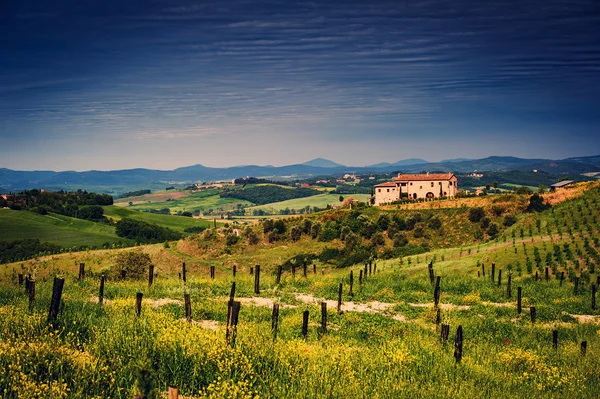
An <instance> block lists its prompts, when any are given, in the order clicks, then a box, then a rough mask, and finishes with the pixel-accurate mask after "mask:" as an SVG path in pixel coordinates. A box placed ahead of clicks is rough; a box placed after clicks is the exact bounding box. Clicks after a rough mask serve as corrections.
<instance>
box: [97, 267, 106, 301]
mask: <svg viewBox="0 0 600 399" xmlns="http://www.w3.org/2000/svg"><path fill="white" fill-rule="evenodd" d="M104 280H105V277H104V274H103V275H102V276H100V292H99V293H98V303H99V304H100V305H102V303H104Z"/></svg>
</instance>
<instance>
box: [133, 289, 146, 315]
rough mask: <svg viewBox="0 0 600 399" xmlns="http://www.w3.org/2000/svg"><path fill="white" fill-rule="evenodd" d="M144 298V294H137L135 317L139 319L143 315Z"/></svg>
mask: <svg viewBox="0 0 600 399" xmlns="http://www.w3.org/2000/svg"><path fill="white" fill-rule="evenodd" d="M143 297H144V294H142V293H141V292H138V293H137V294H135V315H136V316H137V317H140V315H141V314H142V298H143Z"/></svg>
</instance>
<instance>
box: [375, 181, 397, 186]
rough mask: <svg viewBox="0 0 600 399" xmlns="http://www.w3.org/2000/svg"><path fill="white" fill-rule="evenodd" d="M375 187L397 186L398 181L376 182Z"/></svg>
mask: <svg viewBox="0 0 600 399" xmlns="http://www.w3.org/2000/svg"><path fill="white" fill-rule="evenodd" d="M375 187H396V183H394V182H393V181H386V182H385V183H381V184H376V185H375Z"/></svg>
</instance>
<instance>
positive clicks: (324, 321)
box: [321, 302, 327, 335]
mask: <svg viewBox="0 0 600 399" xmlns="http://www.w3.org/2000/svg"><path fill="white" fill-rule="evenodd" d="M326 333H327V302H321V334H323V335H325V334H326Z"/></svg>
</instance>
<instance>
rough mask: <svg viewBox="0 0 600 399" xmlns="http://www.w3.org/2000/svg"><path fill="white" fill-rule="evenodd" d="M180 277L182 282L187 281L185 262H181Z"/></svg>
mask: <svg viewBox="0 0 600 399" xmlns="http://www.w3.org/2000/svg"><path fill="white" fill-rule="evenodd" d="M181 277H182V278H183V283H184V284H185V283H186V282H187V270H186V268H185V262H183V263H182V264H181Z"/></svg>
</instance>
